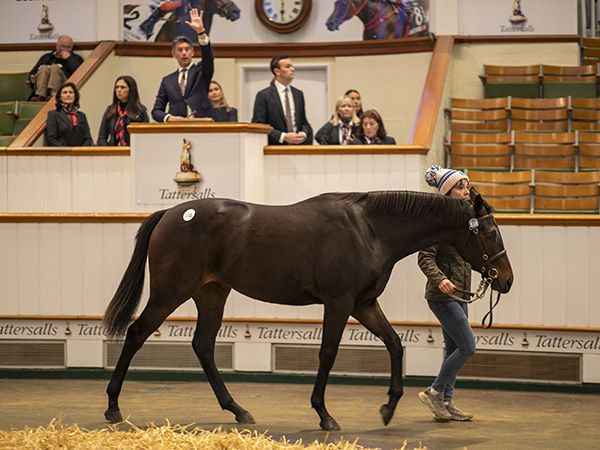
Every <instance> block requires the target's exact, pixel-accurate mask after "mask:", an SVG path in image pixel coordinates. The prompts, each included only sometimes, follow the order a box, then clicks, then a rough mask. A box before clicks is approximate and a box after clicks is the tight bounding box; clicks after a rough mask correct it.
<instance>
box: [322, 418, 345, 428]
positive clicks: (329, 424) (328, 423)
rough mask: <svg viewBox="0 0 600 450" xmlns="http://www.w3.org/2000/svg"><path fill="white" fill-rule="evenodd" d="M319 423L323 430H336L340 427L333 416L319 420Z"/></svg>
mask: <svg viewBox="0 0 600 450" xmlns="http://www.w3.org/2000/svg"><path fill="white" fill-rule="evenodd" d="M319 425H321V428H322V429H323V430H325V431H337V430H340V429H341V428H340V426H339V425H338V423H337V422H336V421H335V419H334V418H333V417H330V418H328V419H323V420H321V423H319Z"/></svg>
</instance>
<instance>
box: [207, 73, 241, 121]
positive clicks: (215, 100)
mask: <svg viewBox="0 0 600 450" xmlns="http://www.w3.org/2000/svg"><path fill="white" fill-rule="evenodd" d="M208 99H209V100H210V101H211V102H212V107H213V109H214V110H215V122H237V121H238V112H237V109H235V108H234V107H232V106H229V105H228V104H227V100H225V94H223V88H222V87H221V85H220V84H219V83H217V82H216V81H214V80H213V81H211V82H210V87H209V88H208Z"/></svg>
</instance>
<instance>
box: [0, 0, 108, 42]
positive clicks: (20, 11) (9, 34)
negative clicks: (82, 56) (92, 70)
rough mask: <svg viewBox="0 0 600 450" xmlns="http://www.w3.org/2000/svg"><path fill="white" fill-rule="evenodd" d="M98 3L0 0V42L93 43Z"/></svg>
mask: <svg viewBox="0 0 600 450" xmlns="http://www.w3.org/2000/svg"><path fill="white" fill-rule="evenodd" d="M97 1H99V0H2V9H1V12H0V43H21V42H55V41H56V40H57V39H58V36H59V35H61V34H68V35H70V36H72V37H73V39H74V40H75V42H77V41H95V40H96V39H97V34H96V21H97V14H96V2H97Z"/></svg>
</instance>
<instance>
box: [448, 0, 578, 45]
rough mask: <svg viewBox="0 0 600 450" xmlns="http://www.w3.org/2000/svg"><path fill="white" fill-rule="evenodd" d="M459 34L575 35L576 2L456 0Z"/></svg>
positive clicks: (561, 0)
mask: <svg viewBox="0 0 600 450" xmlns="http://www.w3.org/2000/svg"><path fill="white" fill-rule="evenodd" d="M458 17H459V26H458V30H459V33H460V34H461V35H467V36H468V35H473V36H489V35H501V36H507V35H517V36H523V35H532V34H533V35H540V34H546V35H556V34H563V35H576V34H577V0H459V9H458Z"/></svg>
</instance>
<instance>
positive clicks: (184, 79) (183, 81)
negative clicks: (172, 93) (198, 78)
mask: <svg viewBox="0 0 600 450" xmlns="http://www.w3.org/2000/svg"><path fill="white" fill-rule="evenodd" d="M186 74H187V67H186V68H185V69H181V78H180V79H179V90H180V91H181V95H183V96H185V84H186V82H187V77H186Z"/></svg>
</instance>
